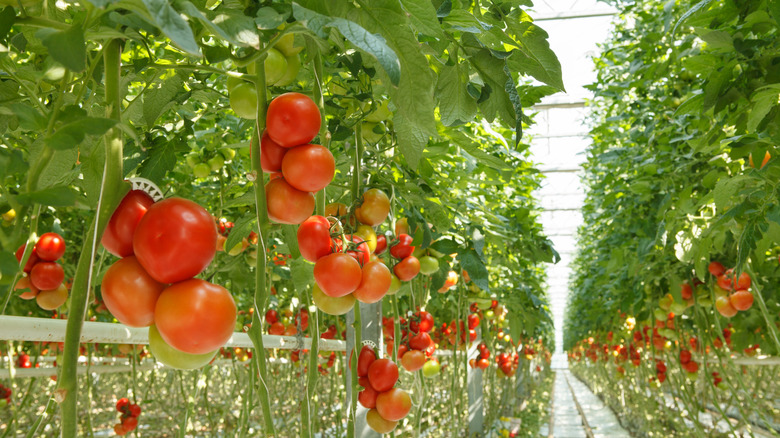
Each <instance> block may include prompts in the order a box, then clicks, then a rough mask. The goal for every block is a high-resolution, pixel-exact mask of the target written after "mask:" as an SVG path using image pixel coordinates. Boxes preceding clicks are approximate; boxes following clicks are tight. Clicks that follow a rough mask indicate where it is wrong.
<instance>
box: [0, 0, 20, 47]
mask: <svg viewBox="0 0 780 438" xmlns="http://www.w3.org/2000/svg"><path fill="white" fill-rule="evenodd" d="M14 21H16V11H14V8H12V7H11V6H6V7H5V8H3V11H2V12H0V40H3V41H5V37H6V36H8V32H10V31H11V27H12V26H13V25H14Z"/></svg>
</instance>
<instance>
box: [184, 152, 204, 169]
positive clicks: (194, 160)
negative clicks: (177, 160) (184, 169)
mask: <svg viewBox="0 0 780 438" xmlns="http://www.w3.org/2000/svg"><path fill="white" fill-rule="evenodd" d="M184 159H185V160H187V165H188V166H190V168H192V167H195V166H197V165H198V164H199V163H201V162H202V161H201V159H200V155H198V153H197V152H190V153H189V154H187V156H185V157H184Z"/></svg>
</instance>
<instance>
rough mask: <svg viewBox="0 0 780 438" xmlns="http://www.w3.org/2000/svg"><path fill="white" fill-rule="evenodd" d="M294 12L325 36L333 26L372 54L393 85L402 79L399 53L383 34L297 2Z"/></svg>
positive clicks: (305, 23) (306, 24)
mask: <svg viewBox="0 0 780 438" xmlns="http://www.w3.org/2000/svg"><path fill="white" fill-rule="evenodd" d="M293 14H294V15H295V18H296V19H297V20H298V21H300V22H302V23H303V25H305V26H306V27H307V28H309V29H310V30H311V31H313V32H314V33H316V34H318V35H320V37H322V38H325V37H326V35H325V32H324V28H326V27H332V28H336V29H338V31H339V32H341V34H342V35H343V36H344V38H346V39H347V40H348V41H349V42H351V43H352V44H354V45H355V46H357V47H358V48H360V49H362V50H364V51H365V52H367V53H369V54H371V55H372V56H374V58H376V60H377V61H378V62H379V64H380V65H381V66H382V68H384V70H385V72H386V73H387V75H388V76H389V77H390V81H391V82H392V83H393V85H398V83H399V82H400V80H401V64H400V62H399V60H398V55H396V53H395V51H393V49H391V48H390V47H389V46H388V45H387V42H386V41H385V39H384V38H383V37H382V36H381V35H375V34H372V33H370V32H369V31H367V30H366V29H364V28H363V27H362V26H360V25H359V24H357V23H355V22H353V21H350V20H346V19H344V18H331V17H327V16H325V15H321V14H318V13H316V12H314V11H311V10H309V9H306V8H304V7H302V6H300V5H298V4H297V3H293Z"/></svg>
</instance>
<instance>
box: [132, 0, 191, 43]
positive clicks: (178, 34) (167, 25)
mask: <svg viewBox="0 0 780 438" xmlns="http://www.w3.org/2000/svg"><path fill="white" fill-rule="evenodd" d="M143 2H144V5H146V9H147V10H148V11H149V13H150V14H151V16H152V19H153V20H154V23H155V24H156V25H157V26H158V27H159V28H160V30H162V31H163V33H164V34H165V35H167V36H168V38H170V39H171V41H173V42H174V44H176V45H177V46H179V47H180V48H181V49H182V50H184V51H185V52H187V53H189V54H190V55H195V56H198V55H200V47H198V43H197V42H195V36H194V35H193V34H192V29H190V26H189V24H187V22H186V21H185V20H184V18H182V16H181V15H180V14H179V13H178V12H177V11H176V10H175V9H173V7H172V6H171V5H170V3H168V2H167V1H166V0H143Z"/></svg>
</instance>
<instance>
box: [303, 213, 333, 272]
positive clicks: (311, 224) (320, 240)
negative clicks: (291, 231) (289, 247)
mask: <svg viewBox="0 0 780 438" xmlns="http://www.w3.org/2000/svg"><path fill="white" fill-rule="evenodd" d="M298 249H299V250H300V251H301V256H302V257H303V258H304V259H306V260H308V261H310V262H316V261H317V260H319V259H320V258H322V257H325V256H326V255H328V254H330V253H332V252H333V240H332V239H331V238H330V222H328V219H326V218H325V217H324V216H311V217H310V218H308V219H306V220H305V221H303V223H302V224H301V226H300V227H298Z"/></svg>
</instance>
